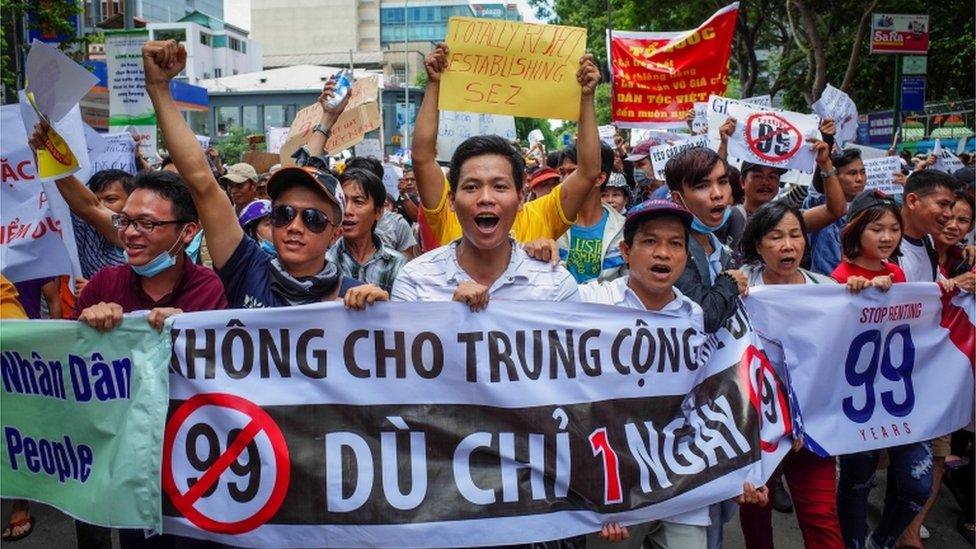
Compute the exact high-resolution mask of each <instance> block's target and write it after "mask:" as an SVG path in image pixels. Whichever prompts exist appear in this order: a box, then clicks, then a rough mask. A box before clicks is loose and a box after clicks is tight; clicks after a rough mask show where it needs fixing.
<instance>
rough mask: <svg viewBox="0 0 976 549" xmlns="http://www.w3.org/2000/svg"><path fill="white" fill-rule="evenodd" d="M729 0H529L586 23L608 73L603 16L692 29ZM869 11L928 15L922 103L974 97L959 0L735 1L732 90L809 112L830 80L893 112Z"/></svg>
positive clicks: (651, 27) (884, 58)
mask: <svg viewBox="0 0 976 549" xmlns="http://www.w3.org/2000/svg"><path fill="white" fill-rule="evenodd" d="M729 2H730V0H700V1H697V2H673V1H670V0H529V3H530V4H531V5H532V6H533V7H534V8H535V9H536V15H537V16H538V17H539V18H540V19H542V20H545V21H549V22H551V23H557V24H562V25H571V26H578V27H584V28H586V29H587V31H588V40H587V41H588V44H587V46H588V50H589V51H590V52H592V53H593V54H594V55H595V56H596V57H597V59H598V60H599V62H600V64H601V65H602V67H603V68H604V70H606V66H607V51H606V29H607V28H608V25H607V23H608V21H611V22H612V23H613V25H612V28H613V29H618V30H628V31H633V30H637V31H681V30H688V29H692V28H695V27H696V26H698V25H699V24H701V23H702V22H704V21H705V20H706V19H707V18H708V17H709V16H710V15H711V14H713V13H714V12H715V11H717V10H718V9H719V8H721V7H722V6H724V5H726V4H728V3H729ZM608 5H609V8H610V10H609V14H608ZM872 13H927V14H928V15H929V26H930V40H929V44H930V45H929V54H928V74H929V78H928V82H927V84H928V89H927V99H928V100H929V101H952V100H960V99H970V98H972V97H973V96H974V93H976V86H974V79H976V66H974V58H976V41H974V40H973V36H974V31H976V29H974V18H976V7H974V5H973V3H972V2H971V1H962V0H949V1H942V2H923V3H919V2H917V1H915V0H740V2H739V20H738V22H737V26H736V33H735V38H734V41H733V45H732V56H731V60H730V72H729V87H730V89H729V92H728V93H729V95H737V96H741V97H748V96H752V95H759V94H764V93H769V94H773V95H777V94H779V97H780V98H781V99H782V100H783V103H784V105H785V106H786V107H787V108H791V109H796V110H807V109H809V106H810V105H811V104H812V103H813V102H814V101H816V99H817V98H819V96H820V94H821V93H822V91H823V88H824V87H825V86H826V84H828V83H829V84H832V85H834V86H836V87H838V88H841V89H844V90H845V91H846V92H847V93H848V94H850V95H851V97H852V98H853V99H854V101H855V102H856V103H857V105H858V107H859V109H860V110H861V111H862V112H867V111H870V110H876V109H886V108H891V106H892V103H893V90H894V86H895V81H894V78H895V70H894V67H895V56H892V55H871V54H870V53H869V51H868V49H869V43H870V23H871V21H870V16H871V14H872ZM733 86H734V87H735V88H737V89H733ZM597 99H598V103H597V112H598V113H601V112H604V111H605V112H609V105H608V104H604V103H603V102H604V101H606V100H608V99H609V94H607V95H606V99H604V97H603V96H602V95H598V97H597ZM601 123H603V122H602V120H601Z"/></svg>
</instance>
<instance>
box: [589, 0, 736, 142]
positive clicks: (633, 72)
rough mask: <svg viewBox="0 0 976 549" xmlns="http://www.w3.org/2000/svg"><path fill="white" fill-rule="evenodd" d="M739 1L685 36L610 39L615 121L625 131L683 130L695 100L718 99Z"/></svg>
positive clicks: (632, 34) (638, 35) (643, 35)
mask: <svg viewBox="0 0 976 549" xmlns="http://www.w3.org/2000/svg"><path fill="white" fill-rule="evenodd" d="M738 14H739V4H738V2H736V3H734V4H730V5H728V6H726V7H724V8H722V9H721V10H719V11H717V12H715V14H714V15H712V16H711V17H710V18H709V19H708V21H705V22H704V23H702V24H701V25H700V26H699V27H698V28H696V29H693V30H690V31H684V32H620V31H613V32H612V33H611V34H610V35H609V36H608V44H607V50H608V51H609V52H610V60H611V63H610V72H611V74H613V121H614V123H615V124H617V126H618V127H623V128H681V127H686V122H685V115H686V114H687V113H688V111H690V110H691V109H692V108H693V106H694V103H695V102H702V101H708V96H709V95H711V94H716V95H722V94H724V93H725V89H726V86H727V84H728V73H729V54H730V53H731V46H732V35H733V34H734V33H735V22H736V18H737V17H738Z"/></svg>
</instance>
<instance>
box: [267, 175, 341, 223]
mask: <svg viewBox="0 0 976 549" xmlns="http://www.w3.org/2000/svg"><path fill="white" fill-rule="evenodd" d="M296 185H304V186H306V187H311V188H312V189H314V190H317V191H321V193H322V194H323V195H324V196H325V198H326V199H327V200H328V201H329V202H332V203H333V204H335V205H336V206H338V207H339V217H340V218H341V217H342V215H343V214H344V213H345V211H346V196H345V195H344V194H342V185H340V184H339V180H338V179H336V178H335V177H333V176H332V174H330V173H328V172H324V171H322V170H317V169H315V168H312V167H309V166H305V167H290V168H282V169H280V170H278V171H276V172H275V173H273V174H271V178H270V179H268V196H270V197H271V201H272V202H273V201H275V200H277V198H278V196H279V195H280V194H281V193H282V192H284V191H285V190H287V189H289V188H291V187H294V186H296Z"/></svg>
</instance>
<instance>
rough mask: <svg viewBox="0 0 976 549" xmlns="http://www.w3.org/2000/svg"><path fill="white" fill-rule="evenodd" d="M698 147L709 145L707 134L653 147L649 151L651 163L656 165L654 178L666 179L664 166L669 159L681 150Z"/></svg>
mask: <svg viewBox="0 0 976 549" xmlns="http://www.w3.org/2000/svg"><path fill="white" fill-rule="evenodd" d="M698 147H708V136H707V135H699V136H697V137H692V138H691V139H685V140H683V141H678V142H676V143H672V144H668V145H658V146H656V147H651V148H650V149H649V150H648V151H647V152H648V157H650V159H651V165H652V166H654V178H655V179H657V180H659V181H664V166H665V165H666V164H667V163H668V160H670V159H671V158H672V157H674V156H675V155H676V154H678V153H680V152H681V151H685V150H688V149H694V148H698Z"/></svg>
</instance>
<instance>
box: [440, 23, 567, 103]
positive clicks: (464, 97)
mask: <svg viewBox="0 0 976 549" xmlns="http://www.w3.org/2000/svg"><path fill="white" fill-rule="evenodd" d="M447 46H448V47H449V48H450V49H451V55H450V62H449V64H448V67H447V70H446V71H445V72H444V74H443V75H442V76H441V90H440V98H439V99H440V100H439V103H440V108H441V109H444V110H451V111H464V112H484V113H490V114H510V115H514V116H527V117H531V118H560V119H563V120H578V119H579V102H580V87H579V84H578V83H577V82H576V71H577V69H579V59H580V57H582V56H583V52H584V51H585V48H586V29H582V28H579V27H563V26H559V25H539V24H534V23H519V22H515V21H501V20H496V19H478V18H474V17H452V18H451V19H450V21H449V23H448V25H447Z"/></svg>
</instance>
